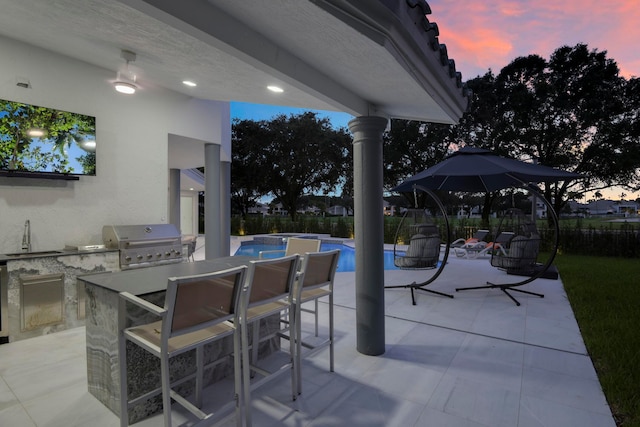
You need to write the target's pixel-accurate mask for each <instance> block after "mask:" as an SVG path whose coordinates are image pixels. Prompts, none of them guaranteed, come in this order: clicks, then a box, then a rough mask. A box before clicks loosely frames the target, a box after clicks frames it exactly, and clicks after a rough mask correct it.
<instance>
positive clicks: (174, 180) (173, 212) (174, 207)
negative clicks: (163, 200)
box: [169, 169, 182, 233]
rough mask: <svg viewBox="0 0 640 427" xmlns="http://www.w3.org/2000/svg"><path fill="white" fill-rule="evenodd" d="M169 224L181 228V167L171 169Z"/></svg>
mask: <svg viewBox="0 0 640 427" xmlns="http://www.w3.org/2000/svg"><path fill="white" fill-rule="evenodd" d="M169 224H173V225H175V226H176V228H177V229H178V230H180V169H169ZM180 232H181V233H182V230H180Z"/></svg>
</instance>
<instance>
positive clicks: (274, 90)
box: [267, 85, 284, 93]
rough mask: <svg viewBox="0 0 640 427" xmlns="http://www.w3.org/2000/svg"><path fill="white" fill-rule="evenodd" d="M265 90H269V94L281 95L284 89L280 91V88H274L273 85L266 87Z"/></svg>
mask: <svg viewBox="0 0 640 427" xmlns="http://www.w3.org/2000/svg"><path fill="white" fill-rule="evenodd" d="M267 89H269V90H270V91H271V92H275V93H282V92H284V89H282V88H281V87H279V86H274V85H271V86H267Z"/></svg>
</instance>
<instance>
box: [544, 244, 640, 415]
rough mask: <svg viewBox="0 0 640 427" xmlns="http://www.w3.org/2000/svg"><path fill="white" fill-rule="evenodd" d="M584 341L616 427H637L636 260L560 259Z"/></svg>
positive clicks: (639, 269)
mask: <svg viewBox="0 0 640 427" xmlns="http://www.w3.org/2000/svg"><path fill="white" fill-rule="evenodd" d="M554 264H555V265H556V266H557V267H558V270H559V271H560V275H561V277H562V282H563V283H564V286H565V289H566V291H567V295H568V297H569V301H570V303H571V307H572V308H573V311H574V313H575V316H576V320H577V321H578V325H579V326H580V331H581V333H582V337H583V338H584V341H585V345H586V347H587V350H588V352H589V355H590V356H591V360H592V361H593V364H594V366H595V368H596V371H597V373H598V378H599V379H600V384H601V385H602V388H603V390H604V394H605V396H606V398H607V401H608V402H609V406H610V407H611V410H612V412H613V415H614V417H615V419H616V423H617V424H618V426H624V427H628V426H640V330H639V329H640V260H638V259H625V258H609V257H588V256H577V255H558V256H557V257H556V260H555V262H554Z"/></svg>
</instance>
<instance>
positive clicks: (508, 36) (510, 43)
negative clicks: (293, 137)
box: [231, 0, 640, 199]
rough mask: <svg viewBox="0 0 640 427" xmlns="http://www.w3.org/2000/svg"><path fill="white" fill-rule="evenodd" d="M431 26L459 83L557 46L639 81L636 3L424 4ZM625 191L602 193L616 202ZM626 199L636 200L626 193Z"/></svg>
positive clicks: (450, 0)
mask: <svg viewBox="0 0 640 427" xmlns="http://www.w3.org/2000/svg"><path fill="white" fill-rule="evenodd" d="M428 3H429V6H430V7H431V10H432V12H433V13H432V14H431V15H429V16H428V19H429V21H431V22H435V23H436V24H438V29H439V31H440V36H439V40H440V43H444V44H446V46H447V52H448V54H449V58H450V59H453V60H454V61H455V63H456V70H458V71H460V72H461V73H462V80H463V81H466V80H470V79H473V78H474V77H477V76H479V75H484V74H485V73H486V72H487V71H488V70H489V69H491V70H492V71H493V73H494V74H498V73H499V72H500V70H501V69H502V68H503V67H504V66H506V65H508V64H509V63H510V62H511V61H512V60H513V59H515V58H517V57H519V56H527V55H530V54H537V55H540V56H541V57H543V58H544V59H547V60H548V59H549V57H550V55H551V53H553V51H555V50H556V49H557V48H559V47H561V46H565V45H567V46H575V45H576V44H577V43H585V44H587V46H588V47H589V49H590V50H593V49H597V50H598V51H607V58H609V59H613V60H615V61H616V62H617V64H618V68H619V69H620V75H621V76H623V77H626V78H630V77H634V76H635V77H640V48H638V44H639V43H640V0H626V1H622V0H607V1H602V0H600V1H596V0H564V1H563V0H538V1H535V2H534V1H524V0H491V1H477V0H476V1H471V0H428ZM303 111H305V110H304V109H293V108H286V107H276V106H266V105H255V104H242V103H232V104H231V116H232V117H238V118H247V119H252V120H270V119H271V118H273V117H274V116H275V115H277V114H286V115H289V114H300V113H302V112H303ZM319 114H320V116H322V117H329V119H330V120H331V122H332V124H333V126H335V127H346V126H347V123H348V121H349V120H350V119H351V118H352V116H350V115H348V114H344V113H333V112H319ZM622 191H624V190H621V189H619V188H614V189H611V190H608V191H603V192H602V193H603V194H604V195H605V197H609V198H612V199H618V198H619V195H620V193H621V192H622ZM625 193H626V194H627V199H630V198H632V197H633V198H635V197H638V196H640V195H639V194H633V193H631V192H629V191H625Z"/></svg>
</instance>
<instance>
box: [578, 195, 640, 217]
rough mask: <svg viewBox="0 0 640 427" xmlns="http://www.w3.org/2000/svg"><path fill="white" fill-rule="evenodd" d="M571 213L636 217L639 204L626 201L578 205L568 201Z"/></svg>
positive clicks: (593, 202) (595, 201) (594, 201)
mask: <svg viewBox="0 0 640 427" xmlns="http://www.w3.org/2000/svg"><path fill="white" fill-rule="evenodd" d="M569 206H570V208H571V211H572V212H585V213H587V214H588V215H596V216H597V215H623V216H630V215H633V216H635V215H638V214H639V213H640V204H638V203H637V202H635V201H627V200H618V201H615V200H605V199H601V200H591V201H590V202H589V203H586V204H585V203H578V202H576V201H569Z"/></svg>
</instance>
